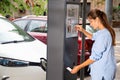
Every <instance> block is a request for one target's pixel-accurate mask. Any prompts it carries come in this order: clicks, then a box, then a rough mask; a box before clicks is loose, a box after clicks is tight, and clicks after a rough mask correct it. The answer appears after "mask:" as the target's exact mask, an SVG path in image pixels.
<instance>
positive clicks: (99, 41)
mask: <svg viewBox="0 0 120 80" xmlns="http://www.w3.org/2000/svg"><path fill="white" fill-rule="evenodd" d="M96 37H97V38H96ZM93 40H95V42H94V44H93V47H92V53H91V56H90V59H92V60H94V61H97V60H99V59H101V58H102V55H103V52H104V51H105V49H106V38H105V37H104V36H102V35H96V34H94V35H93Z"/></svg>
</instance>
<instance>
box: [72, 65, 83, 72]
mask: <svg viewBox="0 0 120 80" xmlns="http://www.w3.org/2000/svg"><path fill="white" fill-rule="evenodd" d="M80 69H81V68H80V67H79V66H74V67H73V69H72V70H71V74H75V73H77V72H78V71H79V70H80Z"/></svg>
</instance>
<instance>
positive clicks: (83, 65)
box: [71, 59, 94, 74]
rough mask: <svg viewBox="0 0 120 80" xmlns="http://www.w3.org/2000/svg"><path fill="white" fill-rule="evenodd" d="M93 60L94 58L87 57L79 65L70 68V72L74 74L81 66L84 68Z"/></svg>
mask: <svg viewBox="0 0 120 80" xmlns="http://www.w3.org/2000/svg"><path fill="white" fill-rule="evenodd" d="M93 62H94V60H91V59H87V60H86V61H85V62H83V63H82V64H80V65H77V66H75V67H74V68H73V69H72V70H71V74H75V73H77V72H78V71H79V70H80V69H81V68H84V67H86V66H88V65H90V64H92V63H93Z"/></svg>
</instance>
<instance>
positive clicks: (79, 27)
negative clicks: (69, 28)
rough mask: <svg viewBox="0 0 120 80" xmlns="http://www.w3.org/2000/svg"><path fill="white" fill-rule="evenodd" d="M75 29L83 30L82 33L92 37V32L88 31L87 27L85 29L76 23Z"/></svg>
mask: <svg viewBox="0 0 120 80" xmlns="http://www.w3.org/2000/svg"><path fill="white" fill-rule="evenodd" d="M75 29H76V30H78V31H81V32H82V33H84V34H85V36H87V37H88V38H89V39H92V34H91V33H89V32H87V31H86V30H85V29H83V28H82V26H80V25H75Z"/></svg>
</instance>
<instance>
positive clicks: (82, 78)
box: [80, 0, 87, 80]
mask: <svg viewBox="0 0 120 80" xmlns="http://www.w3.org/2000/svg"><path fill="white" fill-rule="evenodd" d="M86 6H87V0H83V8H82V18H83V19H82V22H83V24H82V26H83V28H84V29H85V27H86ZM81 34H82V55H81V60H80V61H81V63H83V62H84V61H85V35H84V34H83V33H81ZM80 80H84V68H82V69H81V70H80Z"/></svg>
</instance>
